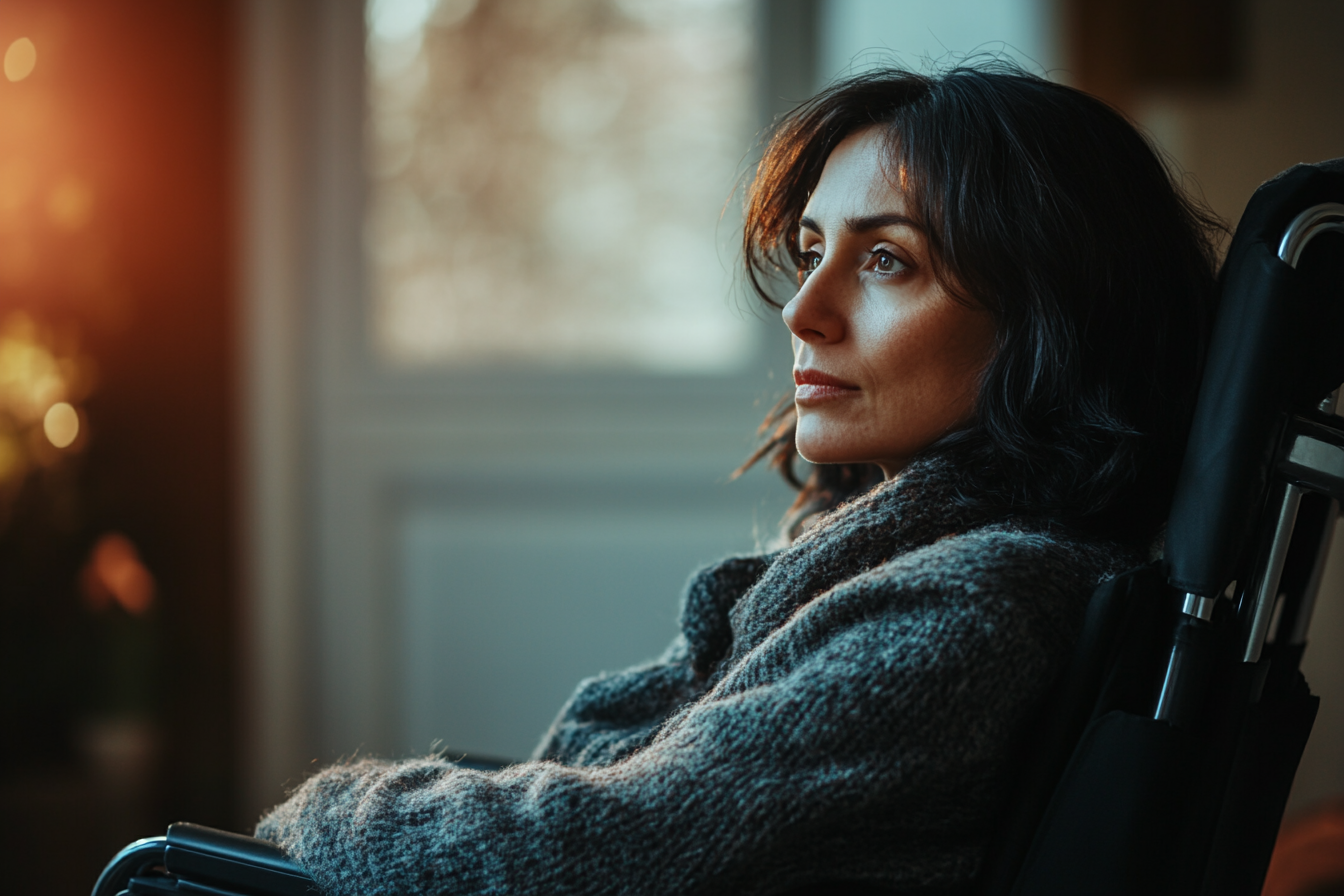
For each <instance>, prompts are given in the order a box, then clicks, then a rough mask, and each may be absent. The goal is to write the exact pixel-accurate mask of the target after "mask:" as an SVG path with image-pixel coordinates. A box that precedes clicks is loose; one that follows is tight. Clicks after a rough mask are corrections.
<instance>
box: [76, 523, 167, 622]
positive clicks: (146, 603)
mask: <svg viewBox="0 0 1344 896" xmlns="http://www.w3.org/2000/svg"><path fill="white" fill-rule="evenodd" d="M80 584H81V585H82V586H83V590H84V599H85V600H86V601H87V602H88V604H89V606H90V607H92V608H93V609H95V610H102V609H105V608H106V607H107V606H109V605H110V604H111V603H113V602H116V603H117V604H119V605H120V606H121V608H122V609H123V610H125V611H126V612H128V613H130V614H131V615H133V616H138V615H139V614H141V613H143V612H145V611H146V610H148V609H149V608H150V605H151V604H153V603H154V591H155V584H154V576H153V574H152V573H150V571H149V570H148V569H146V568H145V564H144V563H142V562H141V560H140V552H139V551H137V550H136V549H135V545H134V544H133V543H132V542H131V540H130V539H129V538H127V537H126V536H125V535H122V534H121V533H120V532H109V533H107V534H106V535H104V536H103V537H101V538H99V539H98V542H97V544H95V545H94V546H93V550H92V551H90V552H89V560H88V562H87V563H86V564H85V565H84V571H83V572H82V573H81V574H80Z"/></svg>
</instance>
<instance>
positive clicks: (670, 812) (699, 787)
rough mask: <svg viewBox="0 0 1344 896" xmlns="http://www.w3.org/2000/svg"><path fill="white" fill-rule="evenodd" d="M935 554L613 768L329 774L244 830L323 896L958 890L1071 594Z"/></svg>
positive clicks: (1026, 573)
mask: <svg viewBox="0 0 1344 896" xmlns="http://www.w3.org/2000/svg"><path fill="white" fill-rule="evenodd" d="M948 550H951V549H949V548H946V547H942V546H932V547H931V548H929V549H925V550H924V551H917V552H914V554H912V555H906V557H903V558H901V561H903V562H904V563H905V565H907V566H909V565H910V564H911V563H913V564H914V567H913V569H914V570H915V571H916V574H911V575H907V576H904V577H902V576H894V577H893V576H892V575H890V574H889V573H888V572H884V571H883V570H881V569H879V570H875V571H872V572H871V573H869V574H865V575H862V576H859V577H857V578H855V579H852V580H849V581H847V582H845V583H843V584H841V585H839V586H837V587H836V588H834V589H832V590H831V591H830V592H827V593H826V594H824V595H822V596H821V597H819V598H818V599H816V600H814V601H812V602H810V603H809V604H807V605H806V606H805V607H803V608H802V609H801V610H800V611H799V612H798V613H797V614H796V615H795V616H794V617H793V618H792V619H790V621H789V622H788V623H787V624H786V625H784V626H782V627H781V628H780V629H778V630H776V631H775V632H773V633H772V634H770V635H769V636H768V637H766V638H765V639H764V640H763V641H761V643H760V644H758V645H757V646H756V647H754V648H753V649H752V650H751V651H750V652H749V653H748V654H747V655H746V656H745V657H744V658H743V659H742V660H741V661H740V662H738V663H735V664H734V666H733V668H732V670H730V671H729V672H728V674H726V675H724V676H723V677H722V678H721V679H720V680H719V681H718V683H717V684H716V685H715V686H714V687H713V688H712V689H710V690H709V691H708V692H707V693H706V694H705V695H704V696H702V697H701V698H700V699H698V700H696V701H694V702H693V703H691V704H689V705H688V706H686V707H685V708H683V709H682V710H681V711H679V712H678V713H676V714H674V715H673V717H672V718H671V719H669V720H668V721H667V722H666V724H664V725H663V726H662V727H661V729H660V730H659V731H658V733H657V734H656V735H655V736H654V737H653V738H652V739H651V740H650V741H649V743H648V744H647V746H645V747H644V748H642V749H640V750H638V751H636V752H634V753H633V754H631V755H628V756H626V757H625V758H624V759H622V760H620V761H618V762H614V763H612V764H610V765H606V766H600V767H575V766H566V765H560V764H558V763H556V762H551V761H534V762H528V763H524V764H521V765H517V766H513V767H511V768H509V769H506V770H504V771H501V772H494V773H483V772H476V771H470V770H464V769H458V768H455V767H453V766H452V765H451V764H449V763H445V762H442V761H437V760H413V761H409V762H401V763H394V764H386V763H379V762H372V761H365V762H360V763H356V764H350V765H341V766H336V767H334V768H329V769H327V770H325V771H323V772H320V773H319V774H317V775H316V776H314V777H313V778H311V779H310V780H309V781H308V782H306V783H305V784H304V785H302V786H301V787H300V788H299V789H298V791H297V792H296V793H295V794H294V795H293V796H292V797H291V799H290V800H289V801H288V802H286V803H285V804H283V805H281V806H280V807H278V808H277V809H276V810H274V811H273V812H272V813H271V814H270V815H269V816H267V817H266V818H265V819H263V821H262V822H261V824H260V826H259V827H258V831H257V834H258V836H261V837H264V838H266V839H270V840H273V841H275V842H277V843H279V844H280V845H281V846H282V847H283V848H284V849H285V850H286V851H287V852H288V853H289V854H290V855H291V856H292V857H293V858H294V859H295V860H296V861H297V862H298V863H299V864H300V865H302V866H303V867H305V868H306V869H307V870H308V871H309V872H310V873H312V874H313V876H314V877H315V879H316V880H317V881H318V884H319V885H320V886H321V887H322V889H323V891H324V892H325V893H326V894H328V896H345V894H378V893H389V894H390V893H399V894H419V893H425V894H429V893H433V894H449V893H455V894H469V893H470V894H474V893H487V892H488V893H495V894H543V893H546V894H550V893H576V894H577V893H593V894H596V893H632V892H634V893H642V894H648V896H658V894H668V896H671V894H685V893H691V892H694V893H706V894H713V893H727V892H757V891H762V892H763V891H768V890H778V889H781V888H783V887H785V886H786V885H799V884H805V883H808V882H811V881H817V880H834V879H847V880H854V881H862V880H867V881H873V882H881V883H884V884H887V885H895V886H899V887H916V888H918V887H937V886H947V885H952V884H963V883H965V882H966V881H967V880H969V879H970V877H971V876H972V875H973V874H974V872H975V868H976V865H977V864H978V861H979V856H980V850H981V848H982V844H983V839H984V835H985V832H986V829H987V826H988V825H989V823H990V819H991V818H992V817H993V814H994V810H995V809H996V806H997V798H998V795H999V790H1000V789H1001V787H1002V784H1003V780H1004V777H1005V763H1006V761H1007V756H1008V755H1009V745H1010V744H1011V743H1012V742H1013V741H1014V739H1015V737H1016V735H1017V734H1018V733H1019V731H1020V729H1021V727H1022V726H1023V724H1024V721H1025V720H1026V719H1027V718H1028V717H1029V715H1030V713H1031V711H1032V708H1033V707H1034V706H1035V705H1036V704H1037V702H1038V701H1039V700H1040V698H1041V695H1042V693H1043V691H1044V689H1045V688H1046V687H1047V686H1048V684H1049V681H1050V679H1051V678H1052V676H1053V674H1054V673H1055V671H1056V669H1057V668H1058V665H1059V663H1060V661H1061V660H1062V654H1063V652H1064V649H1066V647H1067V639H1068V631H1069V630H1070V628H1071V626H1070V624H1069V623H1068V621H1067V617H1068V616H1069V614H1070V613H1072V614H1073V615H1074V616H1076V615H1077V610H1078V605H1079V604H1080V603H1081V601H1080V599H1079V593H1078V591H1079V586H1080V582H1079V581H1078V580H1077V579H1076V578H1073V577H1063V578H1064V579H1065V580H1063V581H1061V580H1059V579H1058V578H1054V579H1052V578H1051V577H1049V576H1045V577H1042V576H1041V575H1040V571H1039V569H1037V568H1035V565H1033V564H1031V563H1030V562H1027V560H1029V559H1030V558H1026V560H1023V559H1022V558H1019V561H1021V562H1017V563H1015V564H1009V567H1010V568H1009V569H1008V570H1007V572H1006V573H1005V574H999V575H991V576H989V577H988V578H986V576H985V575H984V573H985V570H983V569H981V570H980V574H979V575H972V576H970V577H968V578H966V579H964V580H949V578H948V577H947V576H940V575H937V574H934V573H930V572H929V571H928V566H927V564H926V565H925V567H924V568H923V569H921V568H920V567H919V557H917V556H915V555H918V554H923V553H926V552H928V551H943V552H947V551H948ZM888 565H889V566H890V565H892V564H888ZM999 572H1000V573H1004V571H1003V570H1000V571H999ZM1014 577H1017V578H1020V579H1021V581H1007V579H1011V578H1014ZM1093 581H1095V579H1093ZM1086 584H1087V585H1088V590H1090V584H1091V583H1090V582H1088V583H1086ZM1014 595H1026V599H1025V600H1023V599H1018V598H1017V597H1015V596H1014ZM1084 596H1085V592H1084ZM1061 612H1063V614H1064V616H1065V617H1066V619H1065V620H1064V621H1061V619H1060V614H1061ZM1061 638H1063V643H1060V642H1061Z"/></svg>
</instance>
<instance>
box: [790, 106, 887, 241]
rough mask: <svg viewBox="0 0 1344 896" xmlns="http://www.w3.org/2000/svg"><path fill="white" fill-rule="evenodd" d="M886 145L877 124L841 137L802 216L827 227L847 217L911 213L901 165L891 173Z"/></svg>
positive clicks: (844, 220)
mask: <svg viewBox="0 0 1344 896" xmlns="http://www.w3.org/2000/svg"><path fill="white" fill-rule="evenodd" d="M889 145H890V144H889V142H888V139H887V135H886V134H885V132H884V131H883V130H882V129H881V128H878V127H876V126H874V127H869V128H865V129H863V130H861V131H856V132H854V133H853V134H850V135H849V136H848V137H846V138H845V139H844V140H842V141H840V143H839V144H837V145H836V147H835V149H833V150H832V151H831V154H830V155H829V156H828V157H827V158H826V164H825V166H824V167H823V168H822V172H821V178H820V179H819V180H818V181H817V186H816V187H815V188H814V189H813V190H812V195H811V196H810V197H808V201H807V206H806V208H805V209H804V210H803V215H804V217H806V218H807V219H809V221H811V222H815V223H816V224H819V225H821V227H822V228H823V229H826V230H828V229H831V228H832V227H835V226H839V225H843V224H844V222H846V221H847V220H853V219H859V218H873V217H875V216H884V217H891V216H902V217H909V216H911V209H910V208H909V207H908V204H907V199H906V193H905V191H904V190H902V189H901V184H900V181H901V180H903V179H904V169H903V168H902V169H900V170H899V171H898V172H897V173H896V176H895V177H893V176H892V172H891V169H890V165H889V156H888V151H889V150H888V148H889Z"/></svg>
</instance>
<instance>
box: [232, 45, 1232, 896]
mask: <svg viewBox="0 0 1344 896" xmlns="http://www.w3.org/2000/svg"><path fill="white" fill-rule="evenodd" d="M745 234H746V258H747V264H748V271H749V273H750V275H751V279H752V282H753V283H754V284H756V285H757V287H758V291H760V292H761V294H762V296H763V297H765V298H766V300H767V301H769V300H770V299H769V289H768V287H769V283H768V282H767V281H768V278H769V277H770V276H771V275H772V274H773V272H774V271H776V270H778V269H780V268H788V267H793V268H796V270H797V272H798V280H799V287H798V290H797V294H796V295H795V296H794V297H793V298H792V299H791V300H790V301H789V302H788V303H787V304H786V305H784V306H783V314H784V319H785V322H786V323H787V324H788V326H789V328H790V330H791V331H792V333H793V339H794V346H795V357H796V363H795V373H794V376H795V381H796V382H797V384H798V388H797V394H796V396H795V406H794V408H792V409H786V410H785V411H784V412H782V413H779V414H776V415H774V416H773V418H772V420H771V421H769V422H770V424H771V425H772V426H773V427H774V433H773V437H772V438H771V440H770V441H769V442H768V443H767V444H766V446H765V448H763V449H762V451H761V452H760V453H759V454H758V456H761V457H763V456H767V455H769V456H770V457H771V460H772V462H773V463H774V464H776V465H777V466H779V467H780V468H781V469H782V470H783V471H784V472H785V473H786V474H790V475H791V469H792V461H793V454H794V452H795V451H796V452H797V453H798V454H801V455H802V456H803V457H804V458H806V459H807V460H810V461H812V462H813V463H814V464H816V467H815V468H814V472H813V474H812V476H811V477H810V478H809V480H808V482H807V484H806V485H805V486H804V487H803V489H802V492H801V494H800V497H799V502H798V503H797V504H796V505H795V508H794V514H793V520H792V528H793V529H794V530H795V534H796V531H797V530H802V529H803V528H804V526H806V528H805V531H802V533H801V534H798V535H797V537H796V538H795V540H794V541H793V542H792V544H791V545H790V546H788V547H787V548H785V549H783V550H781V551H779V552H777V553H774V554H767V555H764V556H752V557H735V558H730V559H728V560H725V561H723V562H721V563H719V564H716V565H714V566H711V567H709V568H707V569H705V570H702V571H701V572H699V573H698V574H696V575H695V576H694V577H693V578H692V579H691V582H690V584H689V586H688V589H687V593H686V596H685V603H684V608H683V611H682V618H681V628H682V632H681V634H680V635H679V636H678V638H677V639H676V640H675V641H674V642H673V644H672V646H671V647H670V648H669V650H668V651H667V653H666V654H664V656H663V657H661V658H660V659H659V660H657V661H655V662H653V663H650V664H648V665H646V666H642V667H639V668H635V669H631V670H627V671H625V672H621V673H617V674H609V675H604V676H600V677H598V678H595V679H591V680H589V681H586V682H584V683H582V684H581V685H580V686H579V689H578V691H577V692H576V694H575V695H574V697H573V698H572V699H571V700H570V702H569V704H568V705H567V706H566V707H565V708H564V709H563V710H562V712H561V714H560V717H559V718H558V719H557V721H556V722H555V724H554V725H553V726H552V729H551V731H550V732H549V733H548V734H547V735H546V737H545V739H544V740H543V742H542V744H541V746H540V747H539V748H538V751H537V756H536V760H535V761H532V762H528V763H524V764H521V765H517V766H514V767H512V768H509V769H506V770H504V771H501V772H494V773H485V772H477V771H470V770H465V769H459V768H456V767H454V766H453V765H452V764H451V763H448V762H444V761H441V760H437V759H423V760H413V761H409V762H402V763H396V764H386V763H381V762H373V761H365V762H360V763H356V764H351V765H342V766H337V767H334V768H330V769H327V770H325V771H323V772H320V773H319V774H318V775H316V776H315V777H314V778H312V779H310V780H309V781H308V782H307V783H305V784H304V785H303V786H302V787H300V788H299V790H298V791H297V792H296V793H295V794H294V795H293V797H292V798H291V799H290V800H289V801H288V802H286V803H285V804H283V805H282V806H280V807H278V808H277V809H276V810H274V811H273V812H272V813H271V814H270V815H269V816H267V817H266V818H265V819H263V821H262V822H261V824H260V826H259V828H258V835H259V836H262V837H266V838H269V839H272V840H275V841H276V842H278V843H280V844H281V845H282V846H283V847H284V848H285V849H286V850H287V851H288V852H289V853H290V854H291V855H292V856H293V857H294V858H295V859H296V860H297V861H298V862H299V863H300V864H302V865H303V866H304V867H306V868H307V869H308V870H309V871H310V872H311V873H312V874H313V876H314V877H315V878H316V879H317V881H318V883H319V884H320V885H321V886H322V888H323V890H324V891H325V892H327V893H328V894H331V896H335V894H345V893H352V894H353V893H361V894H367V893H377V892H389V893H392V892H395V893H436V894H437V893H477V892H487V891H488V892H492V893H555V892H573V893H590V892H591V893H606V892H610V893H642V894H659V893H668V894H672V893H677V894H684V893H737V892H753V893H754V892H761V893H768V892H783V891H787V890H790V889H793V888H799V887H807V886H809V885H815V884H818V883H821V882H828V881H830V882H846V883H848V884H851V885H858V886H865V885H866V886H870V887H876V888H878V889H880V890H882V891H892V892H897V891H899V892H934V891H938V892H942V891H948V890H958V889H962V888H964V887H965V886H967V885H968V884H969V882H971V881H972V880H973V879H974V877H975V874H976V872H977V869H978V868H979V866H980V863H981V861H982V858H983V854H984V851H985V846H986V842H987V840H988V838H989V836H990V833H991V831H992V830H993V827H994V824H995V819H996V817H997V815H998V814H999V812H1000V811H1001V809H1002V806H1003V802H1004V799H1005V794H1006V792H1007V790H1008V786H1009V783H1010V781H1011V779H1012V776H1013V774H1014V766H1013V758H1012V757H1013V755H1014V748H1015V746H1016V745H1017V744H1018V742H1019V741H1020V739H1021V738H1022V736H1023V734H1024V732H1025V730H1026V728H1027V727H1028V726H1029V723H1030V721H1031V720H1032V717H1033V714H1035V713H1037V712H1039V711H1040V709H1041V703H1042V700H1043V697H1044V695H1045V694H1046V693H1047V691H1048V690H1049V688H1050V686H1051V684H1052V682H1053V680H1054V678H1055V677H1056V676H1057V675H1058V674H1059V672H1060V669H1061V667H1062V663H1063V661H1064V659H1065V657H1066V656H1067V653H1068V651H1069V649H1070V646H1071V644H1072V641H1073V640H1074V638H1075V637H1076V635H1077V632H1078V628H1079V626H1080V623H1081V615H1082V611H1083V608H1084V606H1085V603H1086V600H1087V598H1088V596H1089V595H1090V593H1091V591H1092V590H1093V588H1094V587H1095V586H1096V584H1097V583H1098V582H1099V581H1101V580H1104V579H1105V578H1107V577H1109V576H1113V575H1115V574H1117V573H1119V572H1121V571H1123V570H1124V569H1126V568H1128V567H1131V566H1133V565H1135V564H1137V563H1139V562H1141V561H1142V559H1143V558H1144V557H1145V555H1146V554H1147V552H1148V550H1149V547H1150V545H1151V544H1152V543H1153V540H1154V538H1155V536H1156V535H1157V533H1158V531H1159V528H1160V525H1161V522H1162V519H1163V515H1164V512H1165V508H1166V505H1167V502H1168V501H1169V498H1170V492H1171V488H1172V482H1173V479H1174V476H1175V472H1176V467H1177V464H1178V461H1179V458H1180V451H1181V444H1182V434H1183V432H1184V430H1185V427H1186V423H1187V418H1188V416H1189V412H1190V408H1191V405H1192V401H1193V396H1194V391H1195V386H1196V381H1197V377H1198V373H1199V366H1200V360H1201V358H1202V356H1203V345H1204V340H1205V334H1206V329H1207V321H1208V317H1209V312H1210V303H1211V297H1212V295H1213V282H1214V281H1213V273H1212V257H1213V251H1212V244H1211V235H1212V234H1213V224H1212V223H1211V220H1210V219H1209V218H1208V217H1207V216H1205V215H1204V214H1202V213H1201V212H1199V211H1198V210H1197V209H1196V208H1195V207H1194V206H1193V205H1192V204H1191V203H1190V202H1189V201H1187V200H1186V199H1185V198H1183V197H1182V195H1181V194H1180V191H1179V190H1177V189H1176V188H1175V187H1174V186H1173V185H1172V183H1171V181H1170V179H1169V177H1168V175H1167V172H1166V170H1165V169H1164V168H1163V166H1162V164H1161V162H1160V161H1159V160H1158V159H1157V158H1156V156H1155V155H1154V154H1153V151H1152V150H1151V149H1150V148H1149V146H1148V145H1147V144H1146V143H1145V142H1144V140H1143V139H1142V138H1141V137H1140V136H1139V135H1138V134H1137V133H1136V132H1135V131H1134V129H1133V128H1132V127H1131V126H1130V125H1129V124H1127V123H1126V122H1125V121H1124V120H1123V119H1122V118H1121V117H1120V116H1118V115H1117V114H1116V113H1114V112H1113V111H1111V110H1110V109H1108V108H1107V107H1105V106H1104V105H1103V104H1101V103H1099V102H1097V101H1096V100H1093V99H1091V98H1090V97H1087V96H1086V95H1084V94H1081V93H1079V92H1077V91H1074V90H1071V89H1068V88H1065V87H1061V86H1058V85H1054V84H1050V83H1048V82H1045V81H1042V80H1039V79H1037V78H1033V77H1031V76H1028V75H1025V74H1023V73H1021V72H1019V71H1017V70H1014V69H1010V68H1004V67H990V68H980V69H957V70H954V71H951V72H949V73H947V74H945V75H942V76H939V77H932V78H927V77H920V76H915V75H912V74H908V73H905V72H899V71H890V72H881V73H877V74H871V75H865V76H862V77H859V78H856V79H853V80H851V81H849V82H846V83H843V84H840V85H838V86H836V87H833V88H831V89H829V90H827V91H826V92H825V93H823V94H822V95H821V96H819V97H817V98H816V99H814V100H812V101H811V102H810V103H808V104H806V105H805V106H803V107H802V108H801V109H799V110H798V111H796V112H795V113H794V114H793V115H792V116H790V117H789V118H788V119H786V120H785V122H784V123H783V124H782V125H781V127H780V128H779V129H778V131H777V133H776V134H775V136H774V138H773V140H772V142H771V143H770V145H769V147H768V149H767V151H766V153H765V157H764V160H763V161H762V163H761V165H760V167H759V169H758V172H757V176H756V179H755V182H754V183H753V184H752V187H751V189H750V192H749V195H748V201H747V217H746V229H745Z"/></svg>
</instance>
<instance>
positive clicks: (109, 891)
mask: <svg viewBox="0 0 1344 896" xmlns="http://www.w3.org/2000/svg"><path fill="white" fill-rule="evenodd" d="M159 892H164V893H179V892H180V893H188V892H190V893H214V894H220V896H232V894H237V896H244V894H246V896H312V894H316V893H318V892H319V891H318V889H317V884H315V883H314V882H313V879H312V878H311V877H309V876H308V874H307V872H305V871H304V870H303V869H302V868H300V867H299V866H298V865H296V864H294V863H293V862H292V861H290V860H289V859H288V858H286V857H285V854H284V853H282V852H281V851H280V849H279V847H277V846H275V845H274V844H273V843H268V842H266V841H265V840H258V839H256V838H255V837H248V836H245V835H243V834H232V833H229V832H228V831H220V830H216V829H214V828H207V827H204V826H203V825H199V824H187V823H185V822H179V823H177V824H173V825H169V826H168V836H166V837H151V838H149V839H147V840H137V841H136V842H135V843H132V844H131V845H130V846H128V847H126V848H125V849H123V850H122V851H121V852H119V853H117V855H116V857H114V858H113V859H112V861H111V862H110V863H109V864H108V866H107V868H105V869H104V870H103V873H102V875H101V876H99V878H98V883H97V884H95V885H94V888H93V896H118V894H121V893H130V894H132V896H136V894H141V893H144V894H148V893H159Z"/></svg>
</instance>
